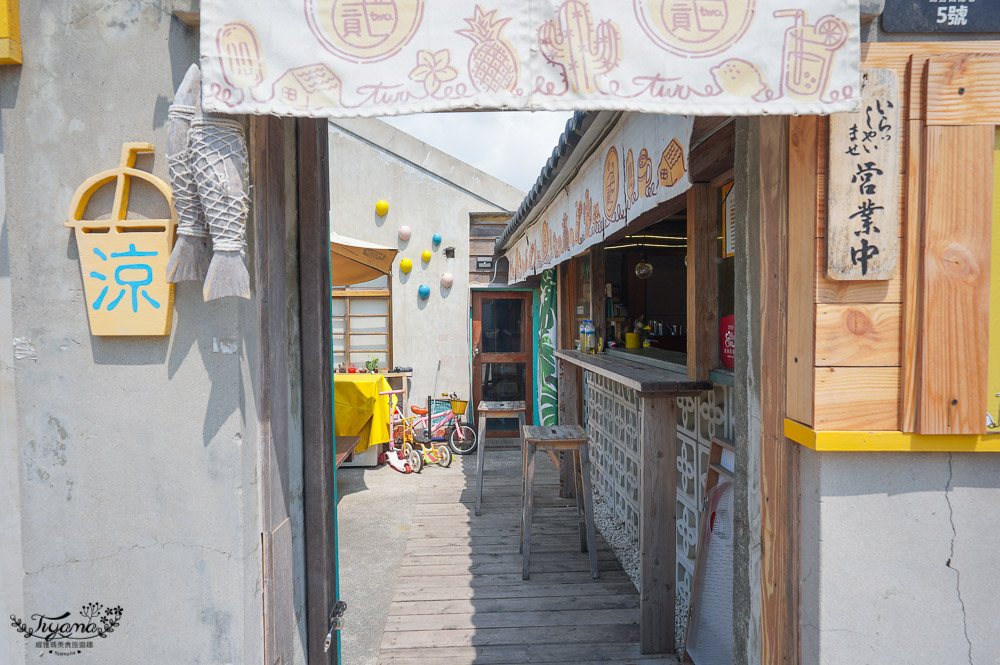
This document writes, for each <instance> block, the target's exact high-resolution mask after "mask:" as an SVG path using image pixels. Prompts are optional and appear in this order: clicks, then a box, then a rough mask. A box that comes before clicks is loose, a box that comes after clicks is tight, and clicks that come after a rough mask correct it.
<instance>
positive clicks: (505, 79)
mask: <svg viewBox="0 0 1000 665" xmlns="http://www.w3.org/2000/svg"><path fill="white" fill-rule="evenodd" d="M463 20H464V21H465V22H466V23H467V24H468V25H469V28H470V29H468V30H456V31H455V32H457V33H458V34H460V35H462V36H463V37H468V38H469V39H471V40H472V41H473V43H475V46H474V47H473V48H472V52H471V53H470V54H469V76H470V77H471V78H472V84H473V85H475V86H476V89H477V90H479V91H481V92H482V91H486V92H499V91H501V90H507V91H512V90H514V88H515V87H516V86H517V81H518V79H519V78H520V76H521V62H520V60H519V59H518V57H517V52H516V51H514V47H513V46H512V45H511V43H510V42H508V41H507V40H506V39H504V38H503V30H504V28H506V27H507V24H508V23H510V19H509V18H501V19H498V18H497V10H496V9H494V10H493V11H491V12H485V11H483V8H482V7H480V6H479V5H476V8H475V10H473V13H472V17H470V18H466V19H463Z"/></svg>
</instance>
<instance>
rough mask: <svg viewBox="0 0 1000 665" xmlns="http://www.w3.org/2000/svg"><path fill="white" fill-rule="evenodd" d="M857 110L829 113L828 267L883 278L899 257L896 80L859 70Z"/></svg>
mask: <svg viewBox="0 0 1000 665" xmlns="http://www.w3.org/2000/svg"><path fill="white" fill-rule="evenodd" d="M861 78H862V87H861V94H862V96H861V110H860V111H857V112H855V113H838V114H835V115H832V116H830V162H829V173H828V174H827V178H828V185H827V208H826V210H827V212H826V215H827V216H826V237H827V243H826V248H827V249H826V252H827V254H826V272H827V276H828V277H829V278H830V279H839V280H887V279H891V278H892V276H893V273H894V272H895V270H896V263H897V259H898V256H899V208H900V202H899V152H900V150H899V146H900V143H899V129H900V126H899V123H900V119H899V109H900V98H899V81H898V79H897V78H896V74H895V72H893V71H892V70H889V69H865V70H862V77H861Z"/></svg>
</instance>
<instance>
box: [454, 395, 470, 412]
mask: <svg viewBox="0 0 1000 665" xmlns="http://www.w3.org/2000/svg"><path fill="white" fill-rule="evenodd" d="M467 408H469V401H468V400H465V399H453V400H451V411H452V413H454V414H455V415H456V416H461V415H463V414H464V413H465V410H466V409H467Z"/></svg>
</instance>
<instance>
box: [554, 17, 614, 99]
mask: <svg viewBox="0 0 1000 665" xmlns="http://www.w3.org/2000/svg"><path fill="white" fill-rule="evenodd" d="M558 16H559V23H558V25H557V24H556V21H546V22H545V23H543V24H542V26H541V27H540V28H539V29H538V46H539V47H540V48H541V50H542V55H544V56H545V59H546V60H548V61H549V62H551V63H553V64H556V65H561V66H562V67H563V70H564V71H565V75H566V77H567V82H568V83H569V85H570V88H571V89H572V90H573V92H577V93H592V92H594V91H595V90H596V89H597V86H596V78H597V77H598V76H600V75H602V74H607V73H608V72H610V71H611V70H613V69H615V68H617V67H618V65H620V64H621V62H622V56H623V52H622V51H623V48H622V31H621V29H620V28H619V27H618V24H616V23H614V22H612V21H601V22H600V23H598V24H597V27H596V29H595V27H594V18H593V16H592V15H591V13H590V4H589V3H587V2H586V0H566V2H564V3H563V4H562V5H560V7H559V11H558Z"/></svg>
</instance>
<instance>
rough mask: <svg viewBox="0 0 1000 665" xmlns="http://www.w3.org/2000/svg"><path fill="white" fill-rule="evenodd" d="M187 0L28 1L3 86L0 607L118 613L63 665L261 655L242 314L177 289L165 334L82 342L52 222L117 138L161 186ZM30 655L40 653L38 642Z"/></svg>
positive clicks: (69, 276) (249, 352)
mask: <svg viewBox="0 0 1000 665" xmlns="http://www.w3.org/2000/svg"><path fill="white" fill-rule="evenodd" d="M175 4H176V5H177V6H176V7H175V6H174V5H175ZM183 5H188V6H183ZM189 5H190V3H189V2H188V3H181V2H179V1H178V2H177V3H173V2H170V1H169V0H167V1H163V2H144V1H140V0H129V1H127V2H114V3H108V2H98V1H96V0H80V1H78V2H72V3H69V2H44V3H32V7H31V11H30V12H27V11H22V20H21V34H22V42H23V47H24V63H25V64H24V66H23V67H15V68H5V69H4V70H3V72H2V76H0V109H2V128H3V142H4V148H5V150H4V152H5V156H6V163H7V165H8V168H7V169H6V174H5V190H6V204H7V211H6V212H7V214H6V218H5V223H4V226H3V235H2V242H0V312H2V314H0V349H3V351H0V361H2V362H3V363H4V365H3V371H2V372H0V398H2V399H3V400H4V407H3V410H2V412H0V433H2V434H3V437H2V438H3V441H2V444H0V469H3V482H2V483H0V488H3V489H2V490H0V499H2V500H3V504H2V506H0V507H3V508H6V507H8V506H10V505H12V502H13V505H14V506H15V507H16V506H17V505H19V507H20V516H21V520H20V537H19V543H18V547H17V549H18V550H19V552H20V556H21V560H22V561H21V563H20V564H19V565H17V568H16V569H14V570H10V569H9V568H8V566H9V565H11V563H12V562H13V563H14V564H17V561H16V559H17V551H14V550H13V548H11V547H10V545H9V541H7V538H8V536H10V537H11V538H13V539H18V536H17V529H16V526H17V525H16V524H15V522H16V520H15V521H14V522H12V521H11V520H8V519H6V518H5V519H4V520H3V521H2V522H0V529H2V533H3V540H4V541H5V547H4V548H3V549H2V551H0V557H2V559H0V563H2V564H3V565H4V572H3V575H4V577H3V580H2V581H3V588H4V592H3V593H2V594H0V602H2V603H3V607H2V613H3V616H5V617H6V616H7V615H9V614H11V613H18V614H20V615H31V614H34V613H42V614H50V615H52V614H55V615H58V614H60V613H62V612H65V611H69V612H73V613H76V612H77V611H78V610H79V608H80V607H81V606H82V605H83V604H84V603H89V602H100V603H102V604H103V605H105V606H116V605H120V606H121V607H122V608H123V609H124V614H123V616H122V620H121V625H120V626H119V627H118V628H117V629H116V630H115V632H114V633H113V634H110V635H109V636H108V637H107V638H106V639H99V640H97V641H95V644H94V648H93V649H87V650H84V653H83V654H82V655H79V656H77V657H75V658H74V659H73V662H74V663H81V664H101V665H104V664H106V663H140V662H163V663H168V662H169V663H213V664H215V663H246V664H253V663H258V662H260V661H261V658H262V635H261V631H262V622H261V574H260V568H261V564H260V550H259V546H260V529H259V524H258V520H259V517H258V515H259V507H258V501H259V499H258V491H257V489H258V488H257V484H256V469H257V448H256V438H257V434H256V419H257V418H256V412H255V406H254V397H253V388H254V380H255V379H254V377H255V367H254V353H255V349H256V348H257V341H256V303H255V302H254V301H244V300H236V299H225V300H222V301H216V302H212V303H205V302H203V301H202V297H201V285H199V284H194V283H186V284H181V285H178V287H177V289H176V295H175V311H174V323H173V330H172V334H171V335H170V336H169V337H161V338H108V337H103V338H99V337H93V336H91V335H90V334H89V327H88V321H87V311H86V303H85V302H84V299H83V294H82V283H81V275H80V263H79V260H78V256H77V245H76V241H75V239H74V237H73V232H72V231H71V230H70V229H67V228H65V227H63V225H62V222H63V220H64V219H65V218H66V215H67V208H68V206H69V201H70V198H71V196H72V195H73V192H74V190H75V189H76V188H77V186H79V185H80V184H81V183H82V182H83V181H84V180H85V179H86V178H88V177H89V176H91V175H93V174H95V173H97V172H98V171H101V170H104V169H107V168H111V167H114V166H116V165H117V163H118V158H119V153H120V151H121V144H122V143H123V142H124V141H137V140H138V141H149V142H152V143H153V144H155V145H156V147H157V153H156V155H155V158H153V159H152V160H151V165H152V170H153V172H154V173H155V174H156V175H158V176H160V177H161V178H163V177H165V176H166V164H165V160H164V156H163V154H164V153H163V149H164V147H165V144H166V134H165V122H166V111H167V105H168V104H169V101H170V100H171V99H172V97H173V93H174V90H175V88H176V87H177V85H178V84H179V83H180V80H181V77H182V76H183V74H184V72H185V70H186V68H187V67H188V65H190V63H192V62H195V61H197V34H196V32H194V31H192V30H190V29H189V28H187V27H185V26H184V25H183V24H181V23H180V22H179V21H177V20H176V19H175V18H172V16H171V13H172V11H173V10H174V9H176V8H179V9H187V8H189ZM22 9H27V8H26V7H23V6H22ZM140 164H141V165H143V166H146V167H148V166H150V160H149V159H148V158H147V159H145V160H143V161H141V162H140ZM133 191H134V192H135V194H134V196H133V205H132V209H133V210H134V211H136V212H139V213H142V212H143V211H144V210H145V211H147V214H148V212H149V211H150V209H149V208H148V207H147V204H149V203H150V200H149V198H148V197H147V196H145V193H144V192H142V191H136V190H133ZM102 201H103V203H105V204H106V203H107V201H108V199H107V197H104V198H103V199H102ZM160 209H161V210H162V207H161V208H160ZM251 270H252V266H251ZM6 275H9V278H6ZM8 285H9V292H5V289H6V288H7V286H8ZM8 293H9V295H8ZM4 299H8V300H9V309H7V308H6V307H5V305H6V303H5V302H4ZM7 312H9V315H8V314H7ZM290 316H291V314H290ZM8 321H9V326H7V325H4V324H5V323H8ZM13 339H21V340H23V341H22V342H21V344H20V346H19V347H17V353H15V354H14V357H13V358H11V354H10V351H9V350H10V349H11V348H12V340H13ZM231 343H233V344H234V345H235V352H232V353H231V352H229V351H227V349H228V348H230V346H231ZM296 358H297V356H296ZM11 360H12V362H13V370H12V371H11V370H10V368H9V366H10V364H11ZM11 374H12V376H13V382H11ZM11 384H12V386H13V392H14V394H15V395H16V399H15V400H14V401H13V403H11V401H10V396H11V394H12V391H11V387H12V386H11ZM11 406H13V409H11ZM293 420H294V419H293ZM11 432H13V435H12V436H11ZM299 467H301V463H299ZM11 487H16V492H11V491H10V488H11ZM22 568H23V575H19V574H18V573H20V571H21V569H22ZM8 583H9V584H10V585H9V586H8ZM18 583H20V584H21V585H22V586H23V592H22V591H20V590H19V589H18V588H17V585H18ZM8 604H10V606H8ZM22 618H25V617H22ZM13 636H14V634H13V629H12V628H9V627H8V628H7V632H6V634H5V635H4V639H3V640H2V641H0V642H2V643H3V644H4V648H7V644H9V641H10V640H11V638H12V637H13ZM18 639H20V638H18ZM27 650H28V659H29V660H31V661H32V662H34V661H35V660H37V657H38V655H39V653H38V650H37V649H35V647H34V640H29V641H28V647H27ZM7 658H8V653H7V652H0V659H2V660H3V662H4V663H8V662H10V663H19V662H21V661H22V658H21V657H20V656H19V655H17V654H15V657H14V659H13V660H8V659H7Z"/></svg>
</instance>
